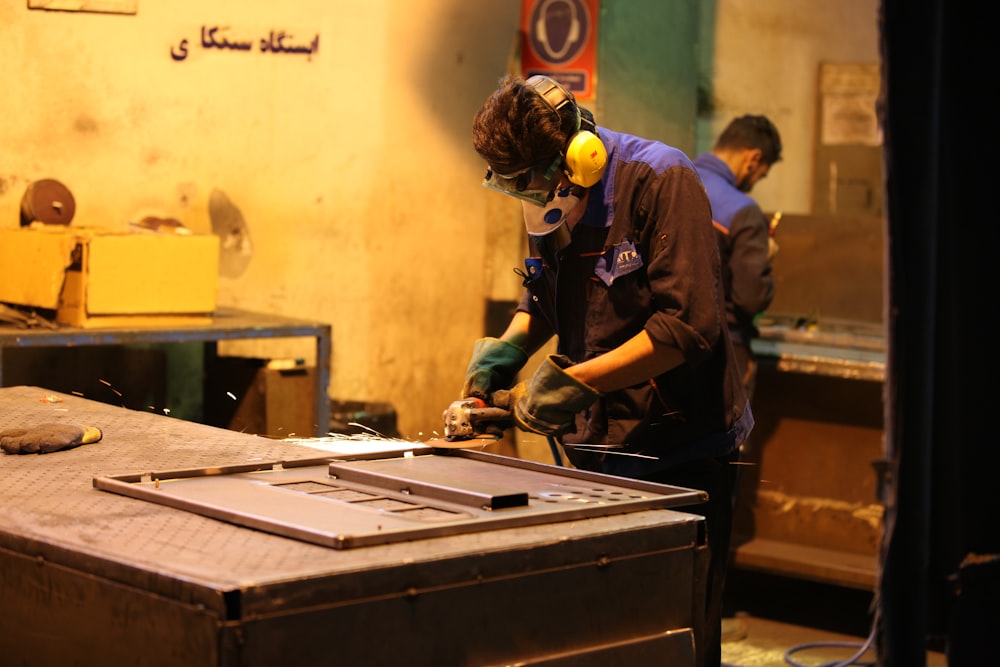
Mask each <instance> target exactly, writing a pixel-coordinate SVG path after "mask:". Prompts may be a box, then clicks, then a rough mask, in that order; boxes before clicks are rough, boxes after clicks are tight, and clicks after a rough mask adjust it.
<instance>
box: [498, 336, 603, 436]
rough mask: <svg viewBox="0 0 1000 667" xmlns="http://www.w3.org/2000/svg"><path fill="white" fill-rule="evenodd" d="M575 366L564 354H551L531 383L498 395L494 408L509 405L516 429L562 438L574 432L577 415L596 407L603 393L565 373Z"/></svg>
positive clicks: (527, 382) (536, 372) (524, 383)
mask: <svg viewBox="0 0 1000 667" xmlns="http://www.w3.org/2000/svg"><path fill="white" fill-rule="evenodd" d="M571 365H572V362H571V361H570V360H569V359H568V358H567V357H565V356H563V355H561V354H550V355H549V356H548V357H546V358H545V361H543V362H542V365H541V366H539V367H538V370H537V371H535V374H534V375H533V376H532V377H531V379H530V380H528V381H526V382H521V383H519V384H517V385H515V386H514V387H513V388H512V389H511V390H510V391H509V392H507V394H506V395H505V394H504V392H497V394H495V395H494V398H493V401H494V404H497V405H499V404H500V403H502V402H506V404H507V409H509V410H510V411H511V413H512V415H513V417H514V421H516V422H517V425H518V426H519V427H521V428H522V429H524V430H525V431H532V432H533V433H541V434H542V435H551V436H555V435H560V434H562V433H568V432H570V431H572V430H573V421H574V419H575V417H576V413H578V412H580V411H581V410H585V409H587V408H589V407H590V406H591V405H593V403H594V401H596V400H597V399H598V398H599V397H600V395H601V393H600V392H599V391H597V390H596V389H594V388H593V387H591V386H590V385H588V384H586V383H583V382H580V381H579V380H577V379H576V378H574V377H573V376H571V375H570V374H569V373H567V372H566V371H565V369H566V368H569V367H570V366H571Z"/></svg>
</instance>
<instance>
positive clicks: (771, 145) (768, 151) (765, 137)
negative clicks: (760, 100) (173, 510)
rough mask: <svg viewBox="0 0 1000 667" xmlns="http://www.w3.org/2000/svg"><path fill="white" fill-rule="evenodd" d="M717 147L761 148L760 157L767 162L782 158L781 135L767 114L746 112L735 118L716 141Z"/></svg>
mask: <svg viewBox="0 0 1000 667" xmlns="http://www.w3.org/2000/svg"><path fill="white" fill-rule="evenodd" d="M715 147H716V148H719V149H723V150H734V149H741V148H756V149H759V150H760V152H761V158H760V159H761V161H762V162H763V163H765V164H774V163H775V162H777V161H778V160H780V159H781V135H780V134H778V128H776V127H775V126H774V123H772V122H771V121H770V119H768V117H767V116H754V115H751V114H746V115H745V116H740V117H738V118H734V119H733V120H732V121H730V123H729V125H727V126H726V129H725V130H723V131H722V134H720V135H719V138H718V139H717V140H716V141H715Z"/></svg>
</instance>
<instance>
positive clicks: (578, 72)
mask: <svg viewBox="0 0 1000 667" xmlns="http://www.w3.org/2000/svg"><path fill="white" fill-rule="evenodd" d="M600 4H601V3H600V0H522V3H521V40H522V44H521V73H522V75H523V76H524V77H525V78H527V77H529V76H531V75H533V74H542V75H544V76H547V77H550V78H552V79H555V80H556V81H558V82H559V83H560V84H562V85H563V86H564V87H565V88H567V89H568V90H570V91H571V92H572V93H573V95H574V96H575V97H576V98H577V99H578V100H585V99H589V98H591V97H593V95H594V85H595V73H594V68H595V63H596V62H597V18H598V11H599V9H600Z"/></svg>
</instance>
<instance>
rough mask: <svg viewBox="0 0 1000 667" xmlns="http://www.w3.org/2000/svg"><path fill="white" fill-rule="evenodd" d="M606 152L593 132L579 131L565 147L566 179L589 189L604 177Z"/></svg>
mask: <svg viewBox="0 0 1000 667" xmlns="http://www.w3.org/2000/svg"><path fill="white" fill-rule="evenodd" d="M607 164H608V151H607V149H606V148H604V143H603V142H602V141H601V140H600V139H599V138H598V137H597V135H596V134H594V133H593V132H589V131H587V130H580V131H579V132H577V133H576V134H574V135H573V137H572V138H571V139H570V140H569V144H568V145H567V146H566V177H567V178H569V180H570V182H571V183H575V184H576V185H579V186H582V187H585V188H589V187H590V186H591V185H593V184H594V183H597V181H599V180H601V176H603V175H604V168H605V167H606V166H607Z"/></svg>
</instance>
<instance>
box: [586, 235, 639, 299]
mask: <svg viewBox="0 0 1000 667" xmlns="http://www.w3.org/2000/svg"><path fill="white" fill-rule="evenodd" d="M642 266H643V262H642V256H641V255H639V251H638V250H636V249H635V244H634V243H632V242H631V241H629V240H628V239H624V240H623V241H622V242H621V243H619V244H618V245H615V246H612V247H610V248H608V249H607V250H605V251H604V254H602V255H601V256H600V257H598V259H597V265H596V267H595V268H594V273H595V274H597V277H598V278H600V279H601V281H602V282H604V284H605V285H607V286H608V287H611V283H613V282H614V281H615V279H616V278H620V277H622V276H624V275H628V274H629V273H632V272H633V271H636V270H638V269H640V268H642Z"/></svg>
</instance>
